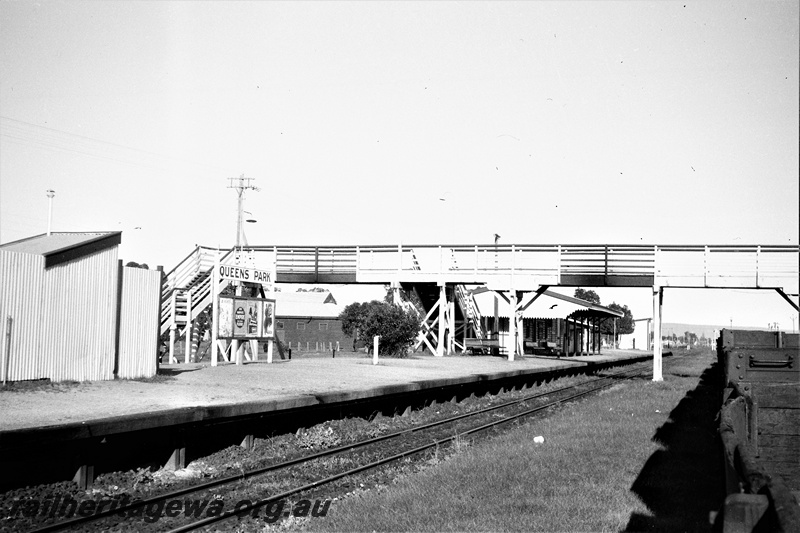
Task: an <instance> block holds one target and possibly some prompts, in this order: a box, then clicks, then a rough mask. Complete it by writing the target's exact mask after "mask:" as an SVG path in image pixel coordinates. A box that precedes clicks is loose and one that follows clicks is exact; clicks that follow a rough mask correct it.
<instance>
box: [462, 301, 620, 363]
mask: <svg viewBox="0 0 800 533" xmlns="http://www.w3.org/2000/svg"><path fill="white" fill-rule="evenodd" d="M495 299H497V317H498V319H497V324H496V325H495V322H494V316H495V313H494V309H495ZM475 303H476V305H477V307H478V311H479V312H480V315H481V317H482V320H483V321H484V324H483V328H484V331H488V332H493V331H496V332H498V336H499V340H500V345H501V346H503V347H507V346H509V345H510V343H511V340H510V339H509V338H508V332H509V323H508V322H509V316H510V314H511V306H510V305H509V303H508V302H506V301H505V300H503V299H502V298H498V297H496V296H495V294H494V293H493V292H490V291H487V292H482V293H479V294H476V295H475ZM621 316H623V314H622V313H620V312H618V311H615V310H613V309H609V308H608V307H604V306H602V305H598V304H593V303H591V302H587V301H586V300H581V299H579V298H574V297H571V296H565V295H563V294H559V293H556V292H553V291H550V290H546V291H544V292H543V293H542V295H541V296H540V297H539V298H537V299H536V300H535V301H533V303H532V304H530V305H529V306H528V307H526V308H525V309H524V311H523V312H522V328H520V331H519V333H520V334H521V338H520V339H518V342H519V345H520V347H521V348H522V349H523V350H524V353H528V354H535V353H544V354H553V355H556V354H557V355H580V354H597V353H600V351H601V347H602V342H601V335H600V324H601V323H602V322H603V321H606V320H613V319H614V318H615V317H621Z"/></svg>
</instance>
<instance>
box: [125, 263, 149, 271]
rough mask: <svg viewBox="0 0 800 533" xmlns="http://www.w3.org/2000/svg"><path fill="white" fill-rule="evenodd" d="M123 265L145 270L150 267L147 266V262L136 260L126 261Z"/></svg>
mask: <svg viewBox="0 0 800 533" xmlns="http://www.w3.org/2000/svg"><path fill="white" fill-rule="evenodd" d="M125 266H126V267H131V268H143V269H145V270H149V269H150V267H149V266H147V263H137V262H136V261H128V263H127V264H126V265H125Z"/></svg>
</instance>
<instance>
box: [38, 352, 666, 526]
mask: <svg viewBox="0 0 800 533" xmlns="http://www.w3.org/2000/svg"><path fill="white" fill-rule="evenodd" d="M651 370H652V366H651V363H649V362H644V363H636V364H634V365H631V367H630V368H627V369H625V370H623V371H620V372H615V373H604V374H603V375H597V376H595V377H591V378H588V379H584V380H581V382H580V383H577V384H574V385H570V386H565V387H560V388H557V389H554V390H549V391H546V392H537V393H533V394H526V395H523V396H522V397H519V398H515V399H513V400H510V401H503V402H501V403H497V404H494V405H489V406H488V407H484V408H481V409H478V410H475V411H471V412H466V413H460V414H458V415H455V416H449V417H446V418H443V419H440V420H435V421H432V422H428V423H424V424H421V425H418V426H415V427H411V428H408V429H404V430H400V431H394V432H391V433H386V434H382V435H377V436H375V437H373V438H369V439H365V440H362V441H359V442H354V443H349V444H346V445H342V446H338V447H334V448H329V449H325V450H322V451H319V452H316V453H311V454H308V455H303V456H301V457H296V458H293V459H289V460H285V461H282V462H279V463H274V464H270V465H267V466H264V467H261V468H256V469H253V470H249V471H246V472H240V473H238V474H236V475H231V476H225V477H220V478H217V479H212V480H210V481H207V482H203V483H200V484H196V485H193V486H190V487H186V488H182V489H179V490H173V491H170V492H166V493H163V494H159V495H157V496H153V497H150V498H146V499H141V500H136V501H133V502H126V501H124V499H123V500H122V501H116V502H115V503H112V502H109V505H107V506H106V507H108V508H107V509H102V508H101V509H96V508H95V509H94V510H93V512H91V513H86V514H87V516H78V517H76V518H71V519H69V520H65V521H61V522H56V523H51V524H48V525H45V526H42V527H39V528H38V529H35V530H33V531H35V532H38V533H45V532H50V531H63V530H72V531H75V530H78V531H79V530H87V531H89V530H91V531H94V530H98V529H100V530H123V531H124V530H137V531H141V530H152V531H164V530H168V531H171V532H183V531H194V530H198V529H202V528H205V527H208V526H210V525H212V524H215V523H218V522H220V521H223V520H230V519H233V518H236V517H239V518H246V519H248V520H256V521H262V522H261V523H262V525H263V523H265V522H272V521H273V519H279V518H281V516H278V517H276V516H275V513H274V511H275V509H274V504H276V503H278V502H284V501H286V500H288V499H290V498H292V497H297V496H299V495H308V494H310V493H313V492H314V491H315V490H316V491H319V490H321V489H324V488H325V487H329V486H331V485H334V484H335V483H336V482H338V481H340V480H344V479H347V478H352V477H353V476H357V475H358V474H361V473H364V472H367V471H375V470H376V469H380V468H381V467H383V466H385V465H389V464H391V463H395V462H397V461H400V460H402V459H404V458H409V457H411V456H418V455H421V454H424V453H426V452H427V453H434V454H438V453H439V451H440V449H442V448H443V447H445V446H447V445H452V444H453V443H459V442H463V441H464V440H465V439H469V438H471V437H472V436H473V435H475V434H478V433H481V432H486V431H489V430H491V429H493V428H498V427H499V426H501V425H503V424H508V423H509V422H513V421H515V420H520V419H523V418H524V417H527V416H530V415H533V414H535V413H538V412H541V411H545V410H547V409H551V408H554V407H556V406H558V405H559V404H563V403H565V402H569V401H572V400H576V399H579V398H581V397H584V396H587V395H589V394H592V393H595V392H598V391H600V390H603V389H606V388H609V387H611V386H613V385H614V384H615V383H617V382H619V381H620V380H625V379H632V378H635V377H642V376H645V375H647V374H649V373H650V371H651ZM310 472H312V473H310ZM264 494H268V496H266V497H264ZM190 497H191V498H190ZM173 502H183V503H184V505H182V506H181V505H179V504H177V505H176V504H174V503H173ZM186 502H195V503H194V504H192V505H194V507H191V508H190V507H187V506H186ZM198 502H199V503H198ZM203 502H205V503H203ZM209 502H210V503H209ZM170 505H173V506H174V508H173V509H171V508H170V507H169V506H170ZM201 507H202V508H201ZM212 508H213V509H214V512H212V511H211V510H212ZM268 508H269V509H271V511H272V512H271V513H266V514H265V512H264V510H265V509H268ZM198 509H200V510H199V511H198ZM278 510H279V511H280V512H281V513H282V516H289V511H288V510H287V511H283V509H282V506H281V507H279V508H278Z"/></svg>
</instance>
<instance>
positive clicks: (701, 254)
mask: <svg viewBox="0 0 800 533" xmlns="http://www.w3.org/2000/svg"><path fill="white" fill-rule="evenodd" d="M249 249H251V250H253V253H254V254H256V255H257V256H258V255H262V254H271V255H272V256H273V257H274V260H275V265H276V275H277V281H278V282H285V283H390V282H393V281H394V282H401V283H415V282H416V283H425V282H437V283H442V282H444V283H452V284H481V285H487V286H490V287H497V288H502V289H505V290H510V289H514V290H524V289H535V288H537V287H539V286H541V285H549V286H556V285H560V286H567V287H579V286H584V287H585V286H592V287H605V286H609V287H653V286H658V287H714V288H727V287H736V288H754V289H758V288H768V289H774V288H780V289H783V290H785V291H787V292H790V293H795V292H796V291H797V285H798V272H799V269H798V252H799V251H800V248H799V247H797V246H759V245H753V246H698V245H686V246H677V245H668V246H659V245H647V246H645V245H498V246H494V245H473V246H465V245H399V246H327V247H325V246H306V247H297V246H292V247H288V246H251V247H250V248H249Z"/></svg>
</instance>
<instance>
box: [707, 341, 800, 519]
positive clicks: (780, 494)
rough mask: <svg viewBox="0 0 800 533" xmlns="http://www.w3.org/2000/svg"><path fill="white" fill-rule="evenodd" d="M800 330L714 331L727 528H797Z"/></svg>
mask: <svg viewBox="0 0 800 533" xmlns="http://www.w3.org/2000/svg"><path fill="white" fill-rule="evenodd" d="M799 338H800V335H798V334H787V333H783V332H777V331H745V330H728V329H724V330H722V331H721V332H720V336H719V338H718V339H717V356H718V360H719V364H720V366H721V368H722V369H723V375H724V380H725V383H724V387H725V388H724V394H723V398H722V400H723V406H722V409H721V411H720V428H719V430H720V437H721V439H722V444H723V454H724V461H725V483H726V492H727V494H728V496H727V498H726V500H725V506H724V509H723V519H722V520H723V531H725V532H749V531H753V530H754V529H755V530H757V531H800V508H799V507H798V501H797V494H799V493H800V462H799V461H798V458H800V366H798V361H797V357H798V346H799V344H798V339H799Z"/></svg>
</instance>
